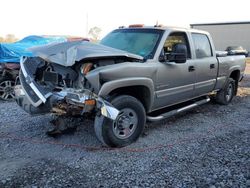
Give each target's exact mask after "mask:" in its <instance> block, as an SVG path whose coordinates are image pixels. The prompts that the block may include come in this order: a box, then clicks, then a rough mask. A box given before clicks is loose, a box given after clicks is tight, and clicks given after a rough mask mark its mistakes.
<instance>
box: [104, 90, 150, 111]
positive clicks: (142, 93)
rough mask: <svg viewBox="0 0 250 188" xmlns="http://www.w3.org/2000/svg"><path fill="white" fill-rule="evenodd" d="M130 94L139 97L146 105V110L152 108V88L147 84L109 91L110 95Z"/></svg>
mask: <svg viewBox="0 0 250 188" xmlns="http://www.w3.org/2000/svg"><path fill="white" fill-rule="evenodd" d="M119 95H130V96H133V97H135V98H137V99H138V100H139V101H140V102H141V103H142V105H143V106H144V108H145V110H146V112H147V111H149V110H150V109H149V108H150V103H151V96H150V90H149V89H148V88H147V87H146V86H129V87H121V88H117V89H115V90H113V91H111V92H110V93H109V96H119Z"/></svg>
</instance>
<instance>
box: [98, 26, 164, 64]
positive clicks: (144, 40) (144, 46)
mask: <svg viewBox="0 0 250 188" xmlns="http://www.w3.org/2000/svg"><path fill="white" fill-rule="evenodd" d="M162 33H163V31H161V30H157V29H117V30H115V31H113V32H111V33H109V34H108V35H107V36H106V37H104V38H103V39H102V40H101V42H100V43H101V44H103V45H106V46H109V47H112V48H117V49H120V50H124V51H127V52H130V53H134V54H137V55H140V56H142V57H144V59H152V58H153V57H154V54H155V51H156V48H157V46H158V43H159V41H160V39H161V36H162Z"/></svg>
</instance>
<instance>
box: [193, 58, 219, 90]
mask: <svg viewBox="0 0 250 188" xmlns="http://www.w3.org/2000/svg"><path fill="white" fill-rule="evenodd" d="M194 62H195V67H196V79H195V80H196V81H195V95H202V94H206V93H209V92H211V91H212V90H213V89H214V86H215V83H216V76H217V70H218V63H217V59H216V58H215V57H209V58H204V59H196V60H194Z"/></svg>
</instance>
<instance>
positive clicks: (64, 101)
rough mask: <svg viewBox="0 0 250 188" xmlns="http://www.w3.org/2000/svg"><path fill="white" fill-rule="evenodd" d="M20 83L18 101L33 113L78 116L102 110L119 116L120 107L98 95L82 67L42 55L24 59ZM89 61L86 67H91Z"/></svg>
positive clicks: (110, 114)
mask: <svg viewBox="0 0 250 188" xmlns="http://www.w3.org/2000/svg"><path fill="white" fill-rule="evenodd" d="M20 64H21V70H20V75H19V78H20V83H21V85H17V86H16V87H15V95H16V101H17V103H18V105H19V106H21V107H22V108H23V109H24V110H25V111H26V112H28V113H29V114H32V115H37V114H45V113H54V114H56V115H68V116H78V115H84V114H94V113H96V112H98V111H100V112H101V114H102V115H103V116H105V117H108V118H110V119H113V120H114V119H116V117H117V115H118V113H119V111H118V110H116V109H115V108H114V107H112V105H111V104H110V103H108V102H107V101H105V100H104V99H102V98H100V97H98V96H97V95H96V94H95V93H94V92H93V91H91V87H89V86H86V84H87V83H86V80H85V77H84V75H81V74H86V73H81V69H80V68H79V67H74V66H73V67H69V66H68V67H66V66H62V65H60V64H56V63H51V62H47V61H45V60H44V59H42V58H40V57H29V58H22V59H21V62H20ZM87 65H88V64H85V65H84V66H85V67H83V68H85V69H88V67H87Z"/></svg>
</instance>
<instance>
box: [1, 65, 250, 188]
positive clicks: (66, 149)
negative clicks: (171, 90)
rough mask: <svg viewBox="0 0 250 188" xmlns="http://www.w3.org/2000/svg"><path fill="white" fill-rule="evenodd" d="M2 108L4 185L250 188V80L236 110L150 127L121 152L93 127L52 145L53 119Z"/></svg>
mask: <svg viewBox="0 0 250 188" xmlns="http://www.w3.org/2000/svg"><path fill="white" fill-rule="evenodd" d="M248 70H249V69H248ZM248 73H250V71H249V72H248ZM0 107H1V108H0V187H32V188H35V187H134V188H136V187H211V188H212V187H250V139H249V138H250V114H249V112H250V74H249V75H247V77H246V78H245V80H244V81H243V82H242V83H241V87H240V88H239V93H238V96H237V97H236V98H234V100H233V101H232V103H231V104H230V105H228V106H220V105H217V104H212V103H209V104H206V105H203V106H200V107H197V108H196V109H194V110H191V111H189V112H187V113H183V114H181V115H178V116H175V117H172V118H169V119H167V120H164V121H161V122H157V123H148V124H147V126H146V129H145V131H144V134H143V135H142V136H141V137H140V139H139V140H138V141H137V142H136V143H134V144H132V145H130V146H128V147H125V148H122V149H112V150H110V149H107V148H104V147H101V145H100V143H99V142H98V141H97V139H96V138H95V135H94V129H93V121H90V120H85V121H79V122H77V123H78V124H80V125H81V126H79V127H78V129H77V131H76V132H74V133H71V134H67V135H62V136H60V137H58V138H56V139H54V138H51V137H48V136H47V135H46V134H45V132H46V131H47V130H48V129H49V128H50V124H49V121H50V120H51V119H52V117H51V116H49V115H45V116H36V117H31V116H29V115H28V114H26V113H25V112H23V111H22V109H20V108H19V107H18V106H17V105H16V104H15V103H14V102H0Z"/></svg>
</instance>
